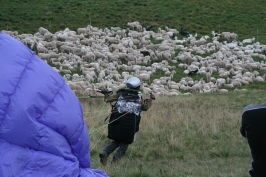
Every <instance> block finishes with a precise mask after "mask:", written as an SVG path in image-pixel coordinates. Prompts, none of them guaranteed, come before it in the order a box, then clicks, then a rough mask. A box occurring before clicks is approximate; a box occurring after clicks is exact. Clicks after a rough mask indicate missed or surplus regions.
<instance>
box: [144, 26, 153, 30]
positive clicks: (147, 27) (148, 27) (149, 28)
mask: <svg viewBox="0 0 266 177" xmlns="http://www.w3.org/2000/svg"><path fill="white" fill-rule="evenodd" d="M144 28H145V30H146V31H151V29H152V28H153V26H152V25H151V26H145V27H144Z"/></svg>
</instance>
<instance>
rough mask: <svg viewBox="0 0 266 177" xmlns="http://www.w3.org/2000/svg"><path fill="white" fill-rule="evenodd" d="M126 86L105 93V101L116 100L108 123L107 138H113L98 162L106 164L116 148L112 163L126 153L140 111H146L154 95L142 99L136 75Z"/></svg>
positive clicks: (135, 129)
mask: <svg viewBox="0 0 266 177" xmlns="http://www.w3.org/2000/svg"><path fill="white" fill-rule="evenodd" d="M126 86H127V88H124V89H120V90H118V91H117V92H116V94H115V95H106V96H105V102H116V103H115V104H114V105H113V106H112V114H111V116H110V120H109V124H108V138H109V139H111V140H113V141H112V142H111V143H110V144H109V145H108V146H106V147H105V148H104V150H103V151H102V152H101V153H100V154H99V156H100V162H101V163H102V164H103V165H106V164H107V158H108V157H109V155H110V154H111V153H113V152H114V151H115V150H116V149H117V148H118V149H117V151H116V153H115V154H114V156H113V159H112V163H116V162H118V161H119V160H120V159H121V158H122V157H123V155H124V154H125V153H126V151H127V149H128V146H129V144H131V143H132V142H133V141H134V136H135V133H136V132H138V131H139V123H140V119H141V116H140V113H141V111H147V110H148V109H149V108H150V107H151V105H152V100H154V99H155V96H154V95H153V94H152V93H151V94H150V98H149V99H143V98H142V96H141V94H140V92H139V90H140V86H141V81H140V79H139V78H137V77H131V78H130V79H129V80H128V81H127V83H126Z"/></svg>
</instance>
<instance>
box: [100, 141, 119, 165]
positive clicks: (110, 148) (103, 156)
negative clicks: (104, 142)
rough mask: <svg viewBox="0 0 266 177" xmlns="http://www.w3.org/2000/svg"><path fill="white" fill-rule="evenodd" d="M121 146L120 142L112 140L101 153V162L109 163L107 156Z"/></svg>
mask: <svg viewBox="0 0 266 177" xmlns="http://www.w3.org/2000/svg"><path fill="white" fill-rule="evenodd" d="M118 147H119V143H118V142H115V141H112V142H111V143H110V144H109V145H108V146H106V147H105V148H104V150H103V151H102V152H101V153H100V154H99V156H100V162H101V163H102V164H103V165H106V164H107V158H108V156H109V155H110V154H111V153H112V152H114V150H115V149H116V148H118Z"/></svg>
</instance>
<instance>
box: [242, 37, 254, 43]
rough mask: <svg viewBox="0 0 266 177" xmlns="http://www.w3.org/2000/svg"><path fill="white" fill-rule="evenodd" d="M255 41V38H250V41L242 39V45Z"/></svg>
mask: <svg viewBox="0 0 266 177" xmlns="http://www.w3.org/2000/svg"><path fill="white" fill-rule="evenodd" d="M254 41H255V37H253V38H251V39H244V40H243V41H242V43H243V44H247V43H249V44H250V43H253V42H254Z"/></svg>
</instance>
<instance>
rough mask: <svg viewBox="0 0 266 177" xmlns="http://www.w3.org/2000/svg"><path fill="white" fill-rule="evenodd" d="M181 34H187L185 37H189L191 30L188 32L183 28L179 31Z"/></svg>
mask: <svg viewBox="0 0 266 177" xmlns="http://www.w3.org/2000/svg"><path fill="white" fill-rule="evenodd" d="M179 34H181V35H182V36H185V37H189V36H190V34H189V32H187V31H184V29H183V28H181V30H180V32H179Z"/></svg>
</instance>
